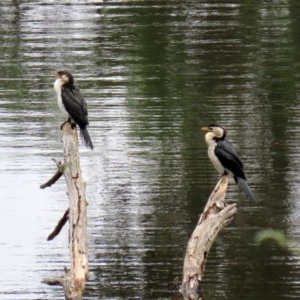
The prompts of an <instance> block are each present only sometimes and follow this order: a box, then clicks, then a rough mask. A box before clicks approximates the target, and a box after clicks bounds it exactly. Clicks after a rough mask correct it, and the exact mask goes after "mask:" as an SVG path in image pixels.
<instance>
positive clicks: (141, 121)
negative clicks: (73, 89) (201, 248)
mask: <svg viewBox="0 0 300 300" xmlns="http://www.w3.org/2000/svg"><path fill="white" fill-rule="evenodd" d="M299 13H300V12H299V6H298V5H297V4H296V2H295V1H292V0H290V1H287V0H278V1H276V3H275V2H274V3H269V2H255V3H252V2H251V3H249V4H246V3H240V2H237V1H234V2H229V1H214V2H211V1H200V2H199V1H193V2H190V3H186V2H185V1H181V0H178V1H177V0H176V1H173V2H172V3H171V4H165V3H163V2H161V1H149V2H148V1H142V2H133V3H132V2H115V1H111V2H110V1H107V2H105V1H104V2H103V3H101V2H92V1H74V2H68V3H61V4H56V3H54V2H47V3H42V2H31V1H24V2H22V1H21V3H20V1H19V2H18V1H17V2H14V1H13V2H5V1H4V2H1V4H0V16H1V19H2V22H1V25H0V33H1V34H0V41H1V43H0V54H1V58H0V59H1V67H2V72H1V76H0V116H1V118H0V122H1V129H2V130H1V132H0V165H1V169H0V179H1V180H0V190H1V194H2V205H1V212H2V216H1V219H0V228H1V230H0V251H1V256H2V259H1V262H0V279H1V289H0V299H63V293H62V290H61V289H60V288H53V287H48V286H45V285H43V284H41V283H40V282H41V280H42V279H43V278H44V277H48V276H51V275H60V274H61V272H62V270H63V268H64V267H65V266H68V264H69V263H68V249H67V242H68V237H67V229H66V228H65V229H64V230H63V232H62V233H61V234H60V236H58V237H57V238H56V239H55V240H54V241H53V242H51V243H47V242H46V241H45V239H46V237H47V235H48V234H49V232H50V231H51V230H52V229H53V226H55V224H56V222H57V220H58V219H59V218H60V217H61V215H62V214H63V212H64V211H65V209H66V208H67V206H68V201H67V196H66V194H65V191H66V188H65V183H64V182H63V180H62V181H60V182H58V183H57V184H56V185H55V186H53V187H51V188H50V189H48V190H39V185H40V184H41V183H42V182H44V181H45V180H46V179H48V177H49V176H50V175H51V174H53V172H54V171H55V166H54V164H53V162H52V161H51V158H56V159H60V158H61V154H62V149H61V142H60V131H59V127H60V124H61V122H62V121H63V117H62V116H61V114H60V112H59V110H58V108H57V107H56V103H55V95H54V92H53V90H52V84H53V81H54V79H53V78H51V76H50V73H51V71H52V70H53V69H68V70H70V71H71V72H73V73H74V75H75V79H76V82H77V84H78V85H79V86H80V88H81V90H82V93H83V95H84V96H85V98H86V100H87V102H88V105H89V118H90V129H89V132H90V134H91V137H92V140H93V143H94V145H95V150H94V151H88V150H87V149H85V148H84V147H83V146H81V147H80V152H81V163H82V169H83V173H84V176H85V178H86V180H87V184H88V186H87V197H88V199H89V207H88V214H89V215H88V219H89V221H88V230H89V233H88V246H89V261H90V279H89V281H88V285H87V288H86V292H85V293H86V295H85V298H86V299H162V298H168V297H169V289H170V287H171V285H172V282H173V280H174V278H175V277H176V276H179V277H180V276H181V273H182V263H183V256H184V253H185V246H186V244H187V240H188V238H189V236H190V234H191V231H192V229H193V227H194V226H195V222H196V220H197V218H198V215H199V213H200V212H201V209H202V208H203V206H204V204H205V201H206V200H207V197H208V195H209V193H210V192H211V189H212V187H213V185H214V183H215V180H216V173H215V171H214V170H213V168H212V167H211V165H210V162H209V161H208V158H207V155H206V145H205V143H204V137H203V134H202V133H201V132H200V131H199V128H200V127H201V126H205V125H207V124H209V123H212V122H217V123H220V124H222V125H224V126H225V127H226V128H227V130H228V138H229V139H230V140H231V141H232V142H233V143H234V145H235V146H236V148H237V149H238V150H239V154H240V156H241V158H242V160H243V161H244V164H245V169H246V173H247V175H248V178H249V184H250V185H251V187H252V189H253V191H254V193H255V195H256V198H257V199H258V201H257V203H255V204H252V203H249V202H248V201H247V200H246V199H244V198H243V196H242V195H241V193H240V192H239V190H238V189H237V187H236V186H235V185H234V184H232V185H230V188H229V192H228V199H229V200H230V201H238V203H239V211H238V214H237V216H236V218H235V221H234V222H233V223H232V224H231V225H230V226H229V227H228V228H226V229H225V230H224V231H223V232H222V233H221V234H220V236H219V238H218V239H217V241H216V242H215V244H214V245H213V248H212V250H211V253H210V256H209V260H208V265H207V269H206V273H205V277H204V283H203V289H204V293H205V295H206V297H207V299H225V298H226V299H232V300H233V299H237V300H240V299H258V300H259V299H269V298H270V299H271V298H272V299H290V298H298V297H299V295H300V288H299V284H298V281H297V278H298V277H299V262H298V258H297V257H294V256H293V255H292V254H289V253H287V252H286V251H284V250H282V249H279V248H278V247H277V246H276V245H274V244H272V243H267V244H266V245H263V246H262V247H257V246H256V245H254V244H253V236H254V234H255V233H256V232H257V231H258V230H260V229H262V228H266V227H273V228H276V229H283V230H285V231H286V232H287V234H288V235H289V236H291V237H293V238H294V239H295V240H296V241H297V242H298V236H299V229H298V228H299V209H300V207H299V205H298V198H299V187H298V186H299V184H298V183H299V181H300V178H299V175H298V173H299V172H298V171H299V167H300V166H299V161H300V159H299V151H298V140H299V139H300V133H299V130H298V127H299V84H298V79H299V77H300V76H299V71H298V69H299V62H300V60H299V54H298V53H300V51H299V46H300V39H299V34H298V28H299V25H300V24H299V18H298V15H299ZM216 286H217V287H218V288H217V289H216Z"/></svg>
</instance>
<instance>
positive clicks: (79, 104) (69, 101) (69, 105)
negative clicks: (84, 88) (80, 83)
mask: <svg viewBox="0 0 300 300" xmlns="http://www.w3.org/2000/svg"><path fill="white" fill-rule="evenodd" d="M61 98H62V102H63V104H64V106H65V108H66V111H67V112H68V113H69V115H70V117H71V118H72V119H73V120H74V121H75V123H76V124H78V126H79V127H80V128H84V127H86V126H87V125H88V124H89V121H88V112H87V105H86V102H85V100H84V99H83V97H82V96H81V94H80V92H79V90H78V89H77V88H76V87H68V86H62V89H61Z"/></svg>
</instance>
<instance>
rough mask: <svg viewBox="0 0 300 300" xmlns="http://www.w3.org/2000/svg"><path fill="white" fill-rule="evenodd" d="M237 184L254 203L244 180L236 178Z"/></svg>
mask: <svg viewBox="0 0 300 300" xmlns="http://www.w3.org/2000/svg"><path fill="white" fill-rule="evenodd" d="M237 184H238V185H239V187H240V189H241V190H242V191H243V192H244V194H245V195H246V197H247V198H248V199H249V200H251V201H255V198H254V195H253V193H252V191H251V189H250V187H249V185H248V183H247V181H246V180H245V179H243V178H241V177H237Z"/></svg>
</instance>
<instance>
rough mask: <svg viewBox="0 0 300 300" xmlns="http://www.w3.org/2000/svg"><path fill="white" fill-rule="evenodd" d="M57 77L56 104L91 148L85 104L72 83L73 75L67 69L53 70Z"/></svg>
mask: <svg viewBox="0 0 300 300" xmlns="http://www.w3.org/2000/svg"><path fill="white" fill-rule="evenodd" d="M53 74H54V75H55V76H56V77H57V79H56V80H55V82H54V90H55V92H56V94H57V104H58V107H59V108H60V110H61V112H62V113H63V114H64V116H65V117H66V118H68V121H67V122H70V123H71V125H72V128H73V127H74V126H76V125H75V124H77V125H78V126H79V128H80V135H81V137H82V140H83V142H84V144H85V146H86V147H88V148H90V149H93V148H94V146H93V143H92V141H91V138H90V135H89V133H88V130H87V126H88V125H89V121H88V111H87V105H86V102H85V100H84V99H83V97H82V96H81V94H80V92H79V89H78V88H77V87H75V85H74V77H73V75H72V74H71V73H70V72H68V71H58V72H53Z"/></svg>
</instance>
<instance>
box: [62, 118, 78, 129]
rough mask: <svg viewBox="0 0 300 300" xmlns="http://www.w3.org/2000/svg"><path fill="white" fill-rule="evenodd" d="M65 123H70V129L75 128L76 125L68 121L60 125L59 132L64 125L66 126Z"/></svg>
mask: <svg viewBox="0 0 300 300" xmlns="http://www.w3.org/2000/svg"><path fill="white" fill-rule="evenodd" d="M67 123H70V125H71V128H72V129H74V128H76V124H74V123H72V122H71V121H70V120H68V121H66V122H64V123H62V124H61V126H60V130H62V129H63V127H64V125H65V124H67Z"/></svg>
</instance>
